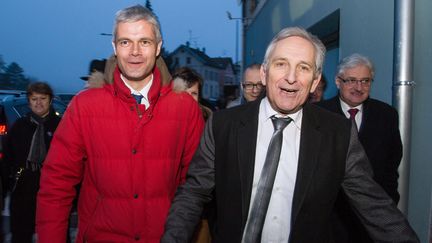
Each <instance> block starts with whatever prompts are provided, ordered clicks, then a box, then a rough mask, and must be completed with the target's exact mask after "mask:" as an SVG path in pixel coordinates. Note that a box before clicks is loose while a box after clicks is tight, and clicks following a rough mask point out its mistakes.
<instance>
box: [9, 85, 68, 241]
mask: <svg viewBox="0 0 432 243" xmlns="http://www.w3.org/2000/svg"><path fill="white" fill-rule="evenodd" d="M27 98H28V102H29V106H30V110H31V111H30V112H29V113H28V114H27V115H26V116H24V117H21V118H19V119H18V120H17V121H16V122H15V123H14V125H12V127H11V129H10V131H9V133H8V134H7V138H6V141H5V148H4V154H5V163H6V164H7V167H8V171H10V172H11V178H12V181H11V183H10V184H11V185H10V188H11V201H10V227H11V233H12V242H13V243H27V242H28V243H31V242H33V240H32V238H33V234H34V232H35V212H36V195H37V192H38V190H39V178H40V170H41V168H42V165H43V161H44V159H45V156H46V154H47V151H48V149H49V146H50V143H51V139H52V137H53V134H54V131H55V130H56V128H57V125H58V124H59V122H60V117H59V116H58V115H56V113H55V111H54V109H53V108H52V106H51V102H52V99H53V91H52V89H51V87H50V86H49V85H48V84H46V83H43V82H36V83H31V84H30V85H29V86H28V88H27Z"/></svg>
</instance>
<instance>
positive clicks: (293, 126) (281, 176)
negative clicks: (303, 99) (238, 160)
mask: <svg viewBox="0 0 432 243" xmlns="http://www.w3.org/2000/svg"><path fill="white" fill-rule="evenodd" d="M273 115H276V116H277V117H281V115H278V113H277V112H276V111H275V110H273V108H272V107H271V105H270V103H269V101H268V99H267V98H264V99H263V100H262V101H261V104H260V108H259V117H258V135H257V145H256V155H255V167H254V177H253V184H252V195H251V199H250V205H249V214H250V209H251V208H252V204H253V201H254V199H255V195H256V190H257V186H258V181H259V178H260V175H261V171H262V168H263V166H264V162H265V158H266V154H267V148H268V146H269V143H270V140H271V137H272V135H273V131H274V128H273V123H272V120H271V119H270V117H271V116H273ZM302 115H303V113H302V110H300V111H298V112H296V113H294V114H290V115H289V117H290V118H291V119H292V120H293V121H292V122H291V123H290V124H288V126H287V127H286V128H285V129H284V130H283V141H282V151H281V156H280V160H279V165H278V169H277V172H276V178H275V182H274V185H273V191H272V195H271V198H270V203H269V207H268V211H267V215H266V219H265V222H264V227H263V231H262V238H261V242H266V243H272V242H288V238H289V235H290V229H291V208H292V200H293V196H294V187H295V181H296V176H297V164H298V157H299V155H298V153H299V148H300V130H301V121H302ZM245 243H246V242H245Z"/></svg>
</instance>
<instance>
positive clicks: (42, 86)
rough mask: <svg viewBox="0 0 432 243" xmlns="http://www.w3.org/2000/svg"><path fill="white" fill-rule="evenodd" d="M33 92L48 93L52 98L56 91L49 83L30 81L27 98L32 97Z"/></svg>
mask: <svg viewBox="0 0 432 243" xmlns="http://www.w3.org/2000/svg"><path fill="white" fill-rule="evenodd" d="M33 93H39V94H45V95H48V96H49V98H50V100H52V98H53V96H54V92H53V90H52V89H51V86H49V84H47V83H45V82H34V83H30V84H29V85H28V86H27V98H30V96H31V95H32V94H33Z"/></svg>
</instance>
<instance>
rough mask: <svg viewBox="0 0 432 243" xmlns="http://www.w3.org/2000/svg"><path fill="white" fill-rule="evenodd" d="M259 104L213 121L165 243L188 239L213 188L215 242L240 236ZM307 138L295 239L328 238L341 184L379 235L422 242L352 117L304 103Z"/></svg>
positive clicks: (297, 194) (296, 197)
mask: <svg viewBox="0 0 432 243" xmlns="http://www.w3.org/2000/svg"><path fill="white" fill-rule="evenodd" d="M259 104H260V100H258V101H255V102H252V103H248V104H246V105H244V106H239V107H235V108H233V109H228V110H223V111H220V112H216V113H215V114H214V115H213V117H212V118H210V119H209V120H208V122H207V125H206V129H205V131H204V134H203V136H202V139H201V143H200V146H199V147H198V150H197V152H196V154H195V156H194V158H193V160H192V162H191V165H190V167H189V171H188V178H187V181H186V183H185V184H184V185H183V186H181V187H179V189H178V191H177V193H176V197H175V199H174V201H173V204H172V206H171V209H170V213H169V216H168V219H167V223H166V225H165V233H164V236H163V238H162V241H161V242H170V243H171V242H189V240H190V239H191V237H192V234H193V232H194V228H195V227H196V225H197V223H198V222H199V220H200V216H201V211H202V208H203V205H204V204H205V203H207V202H208V201H210V200H211V199H212V198H213V195H214V194H215V200H216V221H215V229H214V235H213V238H212V240H213V242H223V243H227V242H228V243H229V242H241V239H242V234H243V230H244V227H245V224H246V220H247V216H248V210H249V204H250V196H251V190H252V181H253V170H254V160H255V147H256V137H257V128H258V112H259ZM300 140H301V141H300V151H299V161H298V172H297V180H296V185H295V191H294V198H293V206H292V216H291V225H292V226H291V227H292V228H291V234H290V242H308V243H311V242H312V243H313V242H320V243H322V242H326V241H328V236H329V221H330V215H331V212H332V209H333V207H334V203H335V200H336V197H337V195H338V193H339V191H340V190H341V189H343V190H344V191H345V192H346V193H347V195H349V198H350V202H351V203H352V205H353V207H354V208H355V209H356V211H357V212H358V213H359V215H360V218H361V219H362V222H364V223H365V225H367V229H368V230H369V231H370V233H371V235H373V237H374V239H376V240H382V241H392V242H402V241H403V242H418V239H417V238H416V236H415V233H414V231H413V230H412V229H411V228H410V226H409V225H408V223H407V221H406V219H405V218H404V217H403V215H402V214H401V213H400V211H399V210H398V209H397V208H396V206H395V204H394V203H393V201H392V200H391V199H390V198H389V197H388V196H387V195H386V194H385V193H384V192H383V190H382V189H381V188H380V187H379V186H377V185H376V183H375V182H374V181H373V180H372V178H371V176H370V173H371V169H370V166H369V164H368V162H367V158H366V156H365V153H364V151H363V148H362V147H361V145H360V143H359V142H358V140H357V131H356V129H355V127H353V126H352V125H351V123H350V122H349V121H348V120H347V119H344V118H342V117H340V116H339V115H336V114H333V113H331V112H328V111H325V110H323V109H321V108H319V107H317V106H315V105H309V104H308V105H305V107H304V108H303V120H302V131H301V138H300ZM213 193H214V194H213ZM371 197H373V198H374V200H373V201H372V200H370V198H371ZM287 230H289V229H287Z"/></svg>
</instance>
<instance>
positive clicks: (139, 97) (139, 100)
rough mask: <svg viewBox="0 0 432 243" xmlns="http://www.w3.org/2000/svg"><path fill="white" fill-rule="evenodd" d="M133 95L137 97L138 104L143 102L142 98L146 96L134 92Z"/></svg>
mask: <svg viewBox="0 0 432 243" xmlns="http://www.w3.org/2000/svg"><path fill="white" fill-rule="evenodd" d="M132 96H133V97H134V98H135V100H136V102H137V103H138V104H141V100H142V98H144V96H142V95H141V94H139V95H136V94H132Z"/></svg>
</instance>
